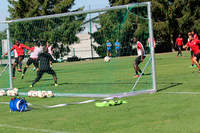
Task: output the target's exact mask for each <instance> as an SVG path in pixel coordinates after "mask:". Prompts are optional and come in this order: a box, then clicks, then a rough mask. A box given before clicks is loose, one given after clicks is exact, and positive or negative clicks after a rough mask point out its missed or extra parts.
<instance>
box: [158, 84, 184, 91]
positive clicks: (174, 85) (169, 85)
mask: <svg viewBox="0 0 200 133" xmlns="http://www.w3.org/2000/svg"><path fill="white" fill-rule="evenodd" d="M158 84H159V83H158ZM161 84H166V85H167V86H166V87H164V88H161V89H158V90H157V92H160V91H164V90H167V89H169V88H173V87H176V86H179V85H182V84H183V83H161Z"/></svg>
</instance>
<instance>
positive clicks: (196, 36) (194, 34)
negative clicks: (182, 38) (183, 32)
mask: <svg viewBox="0 0 200 133" xmlns="http://www.w3.org/2000/svg"><path fill="white" fill-rule="evenodd" d="M191 33H192V35H193V36H194V40H198V39H199V37H198V35H197V34H196V33H195V32H194V30H193V31H192V32H191Z"/></svg>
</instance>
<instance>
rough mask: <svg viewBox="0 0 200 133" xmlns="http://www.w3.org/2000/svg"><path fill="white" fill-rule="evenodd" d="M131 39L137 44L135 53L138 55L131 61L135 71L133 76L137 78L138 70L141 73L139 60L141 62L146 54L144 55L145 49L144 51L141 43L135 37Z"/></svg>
mask: <svg viewBox="0 0 200 133" xmlns="http://www.w3.org/2000/svg"><path fill="white" fill-rule="evenodd" d="M133 41H134V43H136V45H137V54H138V57H137V58H136V59H135V61H134V63H133V66H134V69H135V73H136V75H135V77H134V78H137V77H139V74H138V72H140V73H142V71H141V69H140V68H139V64H140V63H141V62H143V60H144V58H145V57H146V56H145V51H144V47H143V45H142V43H141V42H139V41H138V40H137V38H136V37H134V38H133Z"/></svg>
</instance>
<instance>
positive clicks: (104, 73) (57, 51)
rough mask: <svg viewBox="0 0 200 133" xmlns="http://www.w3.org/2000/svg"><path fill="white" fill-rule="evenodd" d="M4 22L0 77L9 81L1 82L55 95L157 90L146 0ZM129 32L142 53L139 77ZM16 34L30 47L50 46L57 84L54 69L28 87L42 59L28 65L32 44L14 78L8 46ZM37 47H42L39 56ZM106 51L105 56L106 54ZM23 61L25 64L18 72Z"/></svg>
mask: <svg viewBox="0 0 200 133" xmlns="http://www.w3.org/2000/svg"><path fill="white" fill-rule="evenodd" d="M5 24H6V29H5V30H2V31H1V33H6V37H7V38H6V39H7V41H6V44H7V49H8V50H7V51H8V56H7V57H6V56H5V58H4V59H1V62H3V63H1V67H0V82H1V83H4V81H7V82H8V81H9V82H8V84H7V85H6V84H5V85H4V84H1V85H0V87H1V88H19V92H20V94H21V95H27V92H28V91H30V90H33V89H34V90H51V91H53V92H54V93H55V95H56V96H81V97H107V96H128V95H135V94H140V93H150V92H155V91H156V78H155V62H154V45H153V27H152V19H151V3H150V2H143V3H133V4H128V5H122V6H114V7H106V8H103V9H95V10H87V11H81V10H80V11H75V12H68V13H62V14H55V15H48V16H39V17H32V18H23V19H17V20H10V21H8V22H5V23H4V25H5ZM133 37H136V38H137V39H138V41H140V42H141V43H142V45H143V47H144V50H145V56H146V58H144V60H143V62H141V63H140V64H139V67H140V69H141V72H140V75H139V77H137V78H134V76H135V71H134V68H133V64H134V61H135V60H136V58H137V46H136V45H135V43H134V40H133ZM3 40H5V38H1V43H2V42H3ZM16 40H18V42H19V43H20V44H24V45H26V46H28V47H30V48H32V47H34V46H35V45H38V44H39V46H38V47H39V48H41V49H43V50H44V47H48V48H49V47H51V49H50V51H49V52H50V54H51V56H52V57H53V59H54V61H56V62H55V63H54V61H52V62H53V64H52V65H51V63H50V64H48V65H49V66H50V68H51V69H53V70H54V71H55V73H56V76H57V81H58V86H57V85H56V86H55V83H54V80H53V79H54V78H53V77H52V75H51V74H52V72H47V71H45V72H46V73H42V74H43V75H42V77H41V78H40V79H39V81H38V82H36V83H35V84H34V86H32V88H30V85H32V83H33V82H34V81H35V79H36V78H37V77H38V70H39V69H40V70H41V68H40V67H41V64H44V63H43V62H42V59H40V61H39V69H37V68H35V67H34V65H33V64H31V65H30V62H29V59H30V58H31V57H32V56H30V55H29V54H30V53H31V52H33V51H34V50H32V51H29V49H27V50H25V51H24V53H25V56H24V59H23V60H22V64H23V66H22V70H21V71H22V72H21V71H19V72H18V71H17V68H16V72H15V77H16V79H12V76H13V72H12V70H13V68H12V64H13V62H14V57H13V55H12V52H9V51H10V49H11V47H12V46H13V45H14V43H15V41H16ZM147 40H149V44H147ZM47 44H48V46H47ZM2 46H3V45H2ZM32 49H33V48H32ZM2 52H5V49H4V50H3V51H2ZM41 53H44V51H41V52H40V54H39V57H40V55H42V54H41ZM106 56H109V57H108V59H106V60H105V59H104V57H106ZM27 62H29V67H28V68H27V70H26V73H25V74H24V75H23V78H22V74H23V70H24V68H25V66H26V65H27ZM40 70H39V71H40ZM48 70H49V69H48ZM48 73H49V74H48ZM40 76H41V75H40ZM6 79H7V80H6ZM8 79H9V80H8ZM8 85H9V86H8Z"/></svg>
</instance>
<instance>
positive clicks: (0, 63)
mask: <svg viewBox="0 0 200 133" xmlns="http://www.w3.org/2000/svg"><path fill="white" fill-rule="evenodd" d="M5 29H6V24H5V23H0V89H7V88H9V87H10V85H9V69H8V66H9V62H8V58H7V57H6V58H2V55H3V54H4V51H7V37H6V31H5Z"/></svg>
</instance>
